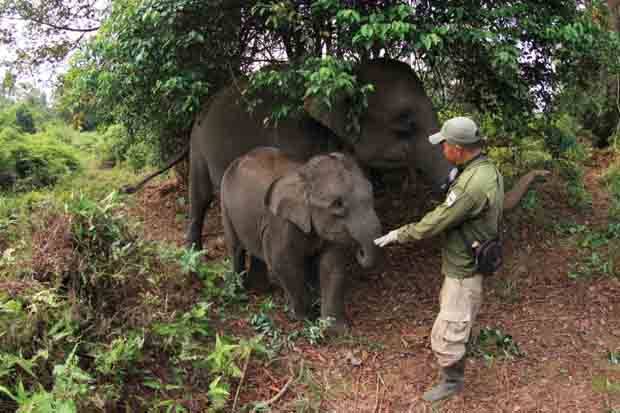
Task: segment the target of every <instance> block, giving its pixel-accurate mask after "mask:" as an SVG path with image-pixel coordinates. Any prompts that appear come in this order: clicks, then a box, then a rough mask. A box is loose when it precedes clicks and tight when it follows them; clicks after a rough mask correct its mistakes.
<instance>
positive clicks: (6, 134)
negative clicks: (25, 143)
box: [0, 126, 22, 145]
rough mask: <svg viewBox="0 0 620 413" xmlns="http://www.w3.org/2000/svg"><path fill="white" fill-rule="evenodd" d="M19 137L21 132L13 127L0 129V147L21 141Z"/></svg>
mask: <svg viewBox="0 0 620 413" xmlns="http://www.w3.org/2000/svg"><path fill="white" fill-rule="evenodd" d="M21 136H22V134H21V132H20V131H18V130H17V129H15V128H14V127H12V126H5V127H4V128H2V129H0V145H4V144H6V143H10V142H14V141H17V140H19V139H21Z"/></svg>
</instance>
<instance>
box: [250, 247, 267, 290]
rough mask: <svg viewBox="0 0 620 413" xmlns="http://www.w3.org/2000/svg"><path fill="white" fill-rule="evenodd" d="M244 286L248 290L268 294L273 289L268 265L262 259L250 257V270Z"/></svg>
mask: <svg viewBox="0 0 620 413" xmlns="http://www.w3.org/2000/svg"><path fill="white" fill-rule="evenodd" d="M244 285H245V287H246V288H247V289H250V290H254V291H259V292H268V291H269V290H270V287H271V282H270V280H269V270H268V269H267V264H265V262H264V261H263V260H261V259H260V258H257V257H255V256H253V255H251V256H250V269H249V271H248V274H247V276H246V278H245V282H244Z"/></svg>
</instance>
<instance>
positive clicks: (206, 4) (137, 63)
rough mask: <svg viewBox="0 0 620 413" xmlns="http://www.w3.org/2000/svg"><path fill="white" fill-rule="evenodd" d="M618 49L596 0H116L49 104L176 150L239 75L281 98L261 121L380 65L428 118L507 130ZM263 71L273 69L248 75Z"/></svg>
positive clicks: (350, 90)
mask: <svg viewBox="0 0 620 413" xmlns="http://www.w3.org/2000/svg"><path fill="white" fill-rule="evenodd" d="M619 46H620V42H619V40H618V34H617V33H614V32H613V30H610V27H609V25H608V21H607V7H606V4H604V3H601V2H598V1H594V2H589V4H588V5H587V7H586V5H583V4H580V3H579V2H577V1H547V2H540V1H534V0H532V1H519V2H514V1H476V2H474V1H449V0H446V1H433V2H419V1H351V0H350V1H339V0H306V1H287V0H269V1H221V0H219V1H218V0H211V1H198V0H165V1H164V0H117V1H115V2H114V3H113V8H112V10H111V14H110V16H109V18H108V19H107V20H106V22H105V23H104V25H103V27H102V29H101V30H100V31H99V33H98V35H97V36H96V38H94V39H93V40H92V41H91V42H90V43H89V45H88V47H86V48H84V49H83V51H82V53H81V54H80V55H79V56H78V57H77V58H76V59H75V60H74V62H73V66H72V72H70V74H69V75H68V76H67V77H65V79H70V82H66V83H63V86H65V87H66V88H65V90H64V91H63V93H66V94H70V95H72V98H71V100H73V101H76V100H77V99H79V101H80V102H82V103H84V102H88V104H89V105H91V107H94V108H95V109H96V110H98V111H99V112H100V113H107V114H108V115H110V114H111V115H112V117H114V118H115V119H116V120H117V121H120V122H122V123H124V124H125V125H126V126H127V128H128V130H129V131H132V130H137V129H149V130H151V131H154V132H156V133H157V134H158V135H159V136H160V138H161V139H162V140H163V143H164V144H165V143H166V142H168V141H170V140H175V139H173V138H176V140H177V141H178V140H179V137H181V140H183V139H186V137H187V132H188V131H189V128H190V126H191V121H192V120H193V119H194V117H195V116H196V114H197V112H198V110H199V109H200V107H201V105H202V104H203V103H204V102H206V101H207V99H208V98H209V96H212V94H213V93H214V92H215V91H217V90H218V89H219V88H221V87H222V86H223V85H226V84H229V83H231V82H232V83H234V82H238V77H239V76H240V75H248V74H250V73H255V75H254V79H253V83H252V86H253V88H255V89H256V88H262V87H269V88H270V89H271V90H274V91H276V92H283V93H284V94H286V95H287V97H289V98H290V99H289V101H290V102H291V104H290V105H289V106H285V107H282V108H274V109H275V111H276V115H278V116H289V115H290V114H292V113H295V112H297V111H299V110H301V106H302V99H301V98H302V97H304V96H314V97H317V98H319V99H321V100H322V101H324V102H325V104H327V105H329V102H330V101H331V99H332V97H333V96H335V95H336V94H338V93H347V94H350V95H355V94H360V93H361V95H363V94H364V93H371V89H369V88H368V87H367V86H365V85H361V84H358V83H356V78H355V76H354V72H353V67H354V63H355V62H359V61H362V60H364V59H368V58H372V57H378V56H389V57H392V58H396V59H401V60H406V61H408V62H410V63H411V64H412V65H413V66H414V68H415V69H416V71H417V72H418V73H419V75H420V76H421V77H422V79H423V80H424V81H425V83H426V86H427V90H428V91H429V92H431V94H432V95H433V98H435V100H436V103H437V104H438V105H439V106H441V107H445V106H449V105H453V104H459V105H463V104H465V105H470V106H471V107H473V108H474V109H477V110H482V111H486V112H490V113H495V114H497V115H498V116H502V117H503V118H504V119H505V120H506V121H507V124H508V126H509V127H515V128H518V127H520V126H521V125H526V124H527V122H523V118H524V117H526V116H529V115H530V114H531V113H532V112H533V111H534V110H536V109H539V108H541V107H542V108H547V109H548V108H551V107H552V106H551V105H550V104H551V103H552V102H553V98H554V96H555V94H556V93H557V91H558V90H560V86H564V87H566V86H567V85H568V86H571V87H572V85H574V84H577V83H579V82H582V81H584V79H587V78H588V77H589V76H590V73H592V71H593V70H598V69H600V68H601V67H606V68H607V70H609V71H610V72H613V73H618V71H619V66H620V64H619V59H620V57H619V55H618V53H617V52H616V51H617V50H618V48H619ZM282 63H286V66H282V65H281V64H282ZM269 64H271V65H276V66H277V68H278V70H263V71H259V72H256V69H258V68H260V67H264V66H266V65H269ZM78 97H79V98H78ZM358 102H359V104H360V105H362V106H363V99H359V100H358Z"/></svg>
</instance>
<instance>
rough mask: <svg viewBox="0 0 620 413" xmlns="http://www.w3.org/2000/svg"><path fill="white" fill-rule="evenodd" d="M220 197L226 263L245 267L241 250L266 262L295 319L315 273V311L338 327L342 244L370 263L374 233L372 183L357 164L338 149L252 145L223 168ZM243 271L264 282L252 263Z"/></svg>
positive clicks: (341, 325)
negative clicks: (298, 157)
mask: <svg viewBox="0 0 620 413" xmlns="http://www.w3.org/2000/svg"><path fill="white" fill-rule="evenodd" d="M220 201H221V205H222V222H223V226H224V234H225V238H226V244H227V246H228V250H229V254H230V256H231V257H232V259H233V270H234V271H235V272H238V273H241V272H242V271H244V270H245V269H246V267H245V257H246V253H247V254H248V255H249V256H250V257H252V258H253V259H254V260H260V262H262V263H266V264H267V269H268V274H269V277H270V279H271V280H273V281H275V282H276V283H277V284H279V285H280V286H282V288H283V289H284V292H285V294H286V297H287V300H288V302H289V308H290V309H291V311H292V315H293V317H294V318H295V319H298V320H303V319H304V318H306V317H307V315H308V310H309V307H310V295H309V294H308V293H307V291H306V282H307V281H308V280H310V279H313V278H314V276H315V275H317V277H316V278H317V279H318V280H319V286H320V292H321V293H320V295H321V317H323V318H328V317H329V318H333V322H334V324H333V325H332V328H333V329H334V330H335V331H338V332H342V331H344V330H345V329H346V320H345V311H344V307H345V306H344V296H345V287H346V278H347V277H346V264H347V262H348V258H347V257H348V250H349V249H351V248H355V250H356V254H355V256H356V258H357V261H358V263H359V264H360V265H361V266H362V267H363V268H368V267H371V266H372V265H373V264H374V263H375V262H376V260H377V255H378V248H377V247H376V246H375V244H374V239H375V238H377V237H378V236H379V235H381V224H380V222H379V218H378V217H377V214H376V212H375V209H374V206H373V205H374V200H373V192H372V185H371V184H370V182H369V181H368V179H366V177H365V175H364V173H363V172H362V170H361V169H360V168H359V167H358V165H357V163H356V162H355V161H353V160H352V159H351V158H350V157H347V156H345V155H343V154H342V153H338V152H331V153H328V154H324V155H316V156H313V157H312V158H310V160H308V162H306V163H301V162H296V161H293V160H291V159H290V158H289V157H287V156H286V155H284V153H283V151H282V150H280V149H278V148H271V147H262V148H256V149H253V150H251V151H250V152H248V153H246V154H245V155H243V156H240V157H238V158H236V159H235V160H234V161H233V162H232V163H231V164H230V166H229V167H228V168H227V170H226V172H225V173H224V177H223V178H222V183H221V196H220ZM315 272H316V273H317V274H314V273H315ZM248 278H250V280H248V281H250V282H252V283H254V285H256V283H257V282H258V283H260V282H262V283H267V280H266V279H265V277H264V273H260V272H258V273H257V272H255V271H253V269H252V267H250V273H249V274H248ZM252 278H258V280H252Z"/></svg>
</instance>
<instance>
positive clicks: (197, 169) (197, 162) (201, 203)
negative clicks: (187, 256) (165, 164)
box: [187, 152, 213, 250]
mask: <svg viewBox="0 0 620 413" xmlns="http://www.w3.org/2000/svg"><path fill="white" fill-rule="evenodd" d="M190 154H191V152H190ZM196 158H197V156H196ZM189 186H190V188H189V189H190V213H189V215H190V222H189V228H188V231H187V244H188V246H189V247H190V248H191V247H192V246H194V248H196V249H198V250H201V249H202V227H203V225H204V219H205V215H206V213H207V208H208V207H209V205H210V204H211V201H212V200H213V183H212V182H211V178H210V176H209V168H208V167H207V164H206V162H205V161H204V159H195V158H194V156H192V159H191V164H190V175H189Z"/></svg>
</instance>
